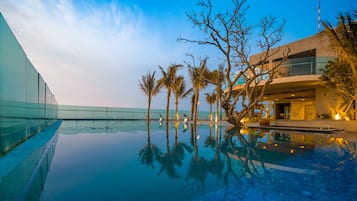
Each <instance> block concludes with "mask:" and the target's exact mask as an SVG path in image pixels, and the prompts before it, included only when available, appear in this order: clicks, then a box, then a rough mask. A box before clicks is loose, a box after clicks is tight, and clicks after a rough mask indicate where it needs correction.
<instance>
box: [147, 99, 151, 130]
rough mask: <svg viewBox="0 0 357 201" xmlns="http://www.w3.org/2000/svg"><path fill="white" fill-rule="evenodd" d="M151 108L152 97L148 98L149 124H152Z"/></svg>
mask: <svg viewBox="0 0 357 201" xmlns="http://www.w3.org/2000/svg"><path fill="white" fill-rule="evenodd" d="M150 107H151V97H148V117H147V119H148V124H150Z"/></svg>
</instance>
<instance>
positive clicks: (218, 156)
mask: <svg viewBox="0 0 357 201" xmlns="http://www.w3.org/2000/svg"><path fill="white" fill-rule="evenodd" d="M174 125H175V126H174V127H175V136H174V137H175V138H174V139H175V143H174V144H173V145H172V146H170V143H169V129H168V126H167V127H166V144H165V145H166V146H163V147H166V151H165V153H161V152H160V151H159V149H158V148H157V147H156V146H155V145H152V144H151V143H150V131H149V130H148V143H147V145H146V146H145V147H144V148H143V149H142V150H141V151H140V157H141V163H142V164H144V165H146V166H148V167H152V168H153V167H154V166H153V164H154V163H155V162H156V161H157V162H158V163H159V164H160V165H161V168H160V171H159V172H158V175H161V174H162V173H163V172H165V173H166V174H167V175H168V176H169V177H171V178H182V179H185V180H186V181H187V182H188V184H190V185H188V187H189V188H190V190H192V192H204V193H206V191H209V190H210V189H211V187H212V186H213V185H217V184H218V185H219V184H222V185H223V186H219V188H221V187H223V189H224V191H218V193H217V194H216V195H217V196H219V197H220V200H222V196H223V197H226V196H227V197H229V199H231V198H232V197H234V199H231V200H240V198H242V196H243V197H244V194H246V193H251V191H250V188H254V189H259V193H260V194H259V195H258V196H260V195H266V194H269V192H271V190H272V189H274V193H273V194H271V195H272V196H274V195H277V194H279V195H283V194H284V192H285V191H291V192H295V191H299V192H300V191H303V192H305V195H301V196H300V198H301V199H302V200H304V199H303V198H306V196H309V195H312V194H313V192H314V191H310V189H324V190H323V191H321V192H324V193H327V192H333V188H334V186H335V185H334V184H338V185H339V186H347V187H348V185H349V184H353V185H355V184H357V183H356V182H355V179H354V178H355V177H353V175H354V174H355V173H354V172H355V169H354V167H356V148H357V145H356V139H348V138H346V137H348V136H340V137H338V136H328V135H324V134H320V135H319V134H316V135H311V134H310V135H304V134H301V133H285V132H282V131H270V130H268V131H263V130H261V131H259V130H257V131H254V132H253V133H247V135H245V134H244V135H243V134H242V133H243V132H244V131H242V133H241V131H240V130H238V129H235V128H232V129H228V128H227V127H222V126H217V125H214V126H212V125H211V126H210V127H209V130H204V131H205V132H207V133H203V131H202V130H200V129H198V128H197V127H196V126H194V125H191V127H190V128H191V129H190V130H191V135H190V136H187V134H184V133H183V132H181V133H179V127H180V124H179V122H176V123H175V124H174ZM148 128H149V127H148ZM213 128H214V134H213V132H212V130H213ZM222 128H223V129H222ZM198 132H202V133H198ZM208 132H209V133H208ZM244 133H245V132H244ZM180 134H183V136H180ZM198 136H201V140H203V139H204V141H200V140H199V138H198ZM172 137H173V136H172ZM180 137H181V138H180ZM350 137H351V136H350ZM170 139H173V138H170ZM180 139H181V140H182V139H185V140H186V141H187V142H189V143H191V144H189V143H188V144H186V143H184V142H180ZM305 153H308V154H305ZM187 156H191V158H189V157H187ZM155 160H156V161H155ZM263 161H264V162H263ZM336 161H337V162H336ZM266 168H268V170H269V171H267V169H266ZM346 172H347V173H348V174H345V173H346ZM178 173H180V174H178ZM301 174H303V175H304V176H303V177H302V176H301ZM351 175H352V177H351ZM307 178H308V179H307ZM212 179H216V180H212ZM308 180H310V181H313V182H309V183H306V181H308ZM211 181H213V182H214V183H212V182H211ZM217 181H218V183H217ZM247 182H249V183H248V184H249V185H246V184H247ZM282 185H284V186H285V185H286V186H285V188H284V189H281V190H280V189H279V188H278V189H276V188H275V187H277V186H282ZM353 185H352V186H353ZM237 186H239V187H238V188H237ZM355 186H357V185H355ZM339 189H347V188H339ZM352 189H353V188H352ZM356 189H357V188H356ZM197 190H198V191H197ZM232 192H233V193H232ZM220 193H221V194H220ZM222 193H223V194H222ZM253 194H254V193H253ZM253 194H252V195H251V196H253ZM341 194H342V191H341ZM299 195H300V194H299ZM304 196H305V197H304ZM317 197H318V196H317ZM325 197H328V196H325ZM270 198H272V197H270ZM223 200H224V198H223Z"/></svg>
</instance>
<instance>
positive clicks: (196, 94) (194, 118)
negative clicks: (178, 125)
mask: <svg viewBox="0 0 357 201" xmlns="http://www.w3.org/2000/svg"><path fill="white" fill-rule="evenodd" d="M198 95H199V93H198V92H197V91H196V92H195V101H194V104H195V106H194V115H193V121H194V124H195V125H197V116H198V115H197V105H198Z"/></svg>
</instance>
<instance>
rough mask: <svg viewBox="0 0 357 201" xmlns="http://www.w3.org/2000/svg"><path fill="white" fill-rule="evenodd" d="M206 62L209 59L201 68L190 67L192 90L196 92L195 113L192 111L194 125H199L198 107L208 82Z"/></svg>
mask: <svg viewBox="0 0 357 201" xmlns="http://www.w3.org/2000/svg"><path fill="white" fill-rule="evenodd" d="M206 61H207V59H203V60H202V61H201V62H200V66H199V67H192V66H191V65H189V66H188V67H189V74H190V78H191V82H192V90H193V92H194V96H193V97H194V100H193V111H192V116H193V121H194V124H196V123H197V105H198V100H199V95H200V90H202V89H203V88H205V87H206V86H207V81H206V78H205V76H206V74H207V67H206Z"/></svg>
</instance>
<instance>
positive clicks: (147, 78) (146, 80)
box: [139, 71, 160, 124]
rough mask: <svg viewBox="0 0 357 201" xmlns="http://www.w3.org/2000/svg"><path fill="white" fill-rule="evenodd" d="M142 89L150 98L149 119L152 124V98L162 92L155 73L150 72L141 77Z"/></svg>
mask: <svg viewBox="0 0 357 201" xmlns="http://www.w3.org/2000/svg"><path fill="white" fill-rule="evenodd" d="M139 86H140V89H141V90H142V91H143V92H144V94H145V95H146V96H147V97H148V112H147V115H148V116H147V119H148V124H149V123H150V108H151V98H152V97H153V96H155V95H157V94H158V93H159V91H160V85H159V84H158V82H156V81H155V71H154V72H153V73H152V74H151V73H150V72H148V73H147V74H146V75H143V76H142V77H141V80H139Z"/></svg>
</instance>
